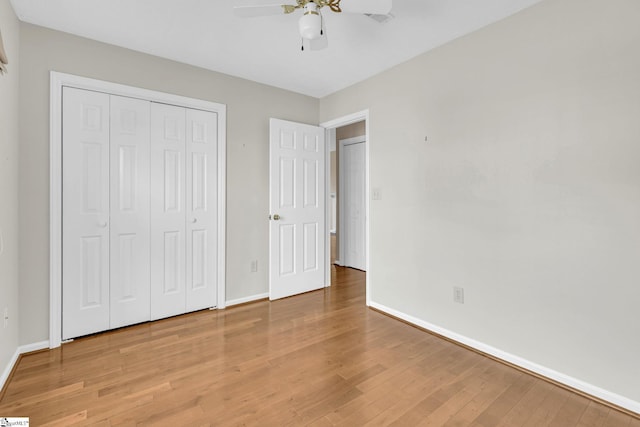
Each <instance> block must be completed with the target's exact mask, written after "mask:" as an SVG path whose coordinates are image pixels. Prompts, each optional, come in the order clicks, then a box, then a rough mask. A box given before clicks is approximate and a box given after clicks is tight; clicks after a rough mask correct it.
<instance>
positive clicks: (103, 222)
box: [98, 221, 107, 228]
mask: <svg viewBox="0 0 640 427" xmlns="http://www.w3.org/2000/svg"><path fill="white" fill-rule="evenodd" d="M98 226H99V227H100V228H105V227H106V226H107V221H102V222H99V223H98Z"/></svg>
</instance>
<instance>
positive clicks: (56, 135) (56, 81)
mask: <svg viewBox="0 0 640 427" xmlns="http://www.w3.org/2000/svg"><path fill="white" fill-rule="evenodd" d="M63 86H70V87H75V88H78V89H85V90H92V91H97V92H105V93H109V94H112V95H119V96H126V97H131V98H139V99H143V100H146V101H152V102H159V103H163V104H171V105H177V106H180V107H185V108H193V109H198V110H205V111H211V112H214V113H216V114H217V118H218V153H217V154H218V200H217V204H218V224H217V227H218V258H217V267H218V269H217V270H218V274H217V284H218V289H217V308H218V309H222V308H225V299H226V294H225V288H226V287H225V283H226V270H225V265H226V264H225V263H226V254H225V247H226V234H225V231H226V217H225V213H226V187H227V186H226V176H227V173H226V158H227V157H226V149H227V139H226V133H227V131H226V123H227V118H226V117H227V106H226V105H224V104H218V103H215V102H210V101H205V100H200V99H194V98H188V97H184V96H180V95H173V94H169V93H163V92H157V91H153V90H148V89H141V88H137V87H133V86H127V85H121V84H118V83H111V82H106V81H102V80H95V79H90V78H87V77H81V76H76V75H73V74H66V73H59V72H56V71H51V73H50V97H49V103H50V104H49V348H56V347H59V346H60V344H61V337H62V88H63Z"/></svg>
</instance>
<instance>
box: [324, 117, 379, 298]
mask: <svg viewBox="0 0 640 427" xmlns="http://www.w3.org/2000/svg"><path fill="white" fill-rule="evenodd" d="M320 126H322V127H324V128H325V129H326V135H327V151H328V153H327V159H329V161H328V162H327V177H328V178H327V188H328V190H329V191H327V214H326V217H327V227H326V229H327V245H326V246H327V257H326V259H327V261H328V262H327V266H326V277H327V281H328V282H330V280H331V279H330V278H331V277H333V273H335V270H336V268H341V266H342V265H345V262H344V254H345V249H344V243H345V236H344V234H345V233H344V223H346V222H347V221H346V220H344V219H343V220H342V221H341V220H340V217H341V213H340V212H341V210H343V209H341V203H340V179H339V177H340V169H341V167H340V141H341V140H342V141H346V142H347V145H350V144H349V143H351V144H352V143H354V142H355V141H356V140H358V141H359V142H364V141H366V143H365V144H363V145H364V147H362V148H363V149H364V170H363V171H362V172H363V176H362V182H363V190H362V193H363V194H362V199H363V200H362V202H363V206H364V215H362V217H363V231H362V233H361V234H362V235H363V242H362V247H363V252H364V254H363V258H364V260H363V262H362V263H360V264H359V265H360V269H362V270H365V271H368V270H369V197H368V194H369V137H368V135H369V111H368V110H365V111H361V112H358V113H354V114H350V115H347V116H344V117H340V118H337V119H334V120H331V121H328V122H325V123H322V124H321V125H320ZM354 138H355V139H354ZM343 195H344V194H343ZM342 204H343V205H344V204H346V203H345V202H342ZM341 223H342V227H341ZM341 248H342V249H341ZM329 284H330V283H327V285H329ZM366 295H367V296H366V303H367V305H369V280H368V279H366Z"/></svg>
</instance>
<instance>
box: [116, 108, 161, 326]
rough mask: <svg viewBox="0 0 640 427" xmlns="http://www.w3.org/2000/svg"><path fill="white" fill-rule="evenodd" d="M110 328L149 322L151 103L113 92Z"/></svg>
mask: <svg viewBox="0 0 640 427" xmlns="http://www.w3.org/2000/svg"><path fill="white" fill-rule="evenodd" d="M110 100H111V113H110V129H111V132H110V134H111V148H110V150H111V162H110V163H111V165H110V168H109V169H110V170H111V179H110V184H111V200H110V205H111V208H110V212H111V221H110V225H111V233H110V246H111V248H110V254H111V256H110V268H109V271H110V293H111V295H110V299H111V310H110V312H111V315H110V322H109V324H110V327H111V328H119V327H121V326H125V325H131V324H134V323H140V322H144V321H148V320H149V318H150V313H149V307H150V306H149V285H150V277H149V274H150V265H149V247H150V246H149V125H150V108H151V103H150V102H149V101H143V100H140V99H134V98H125V97H121V96H111V98H110Z"/></svg>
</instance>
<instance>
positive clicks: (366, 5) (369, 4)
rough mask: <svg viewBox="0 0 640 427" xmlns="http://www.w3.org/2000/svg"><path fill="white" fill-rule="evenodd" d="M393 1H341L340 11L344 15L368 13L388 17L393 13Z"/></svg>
mask: <svg viewBox="0 0 640 427" xmlns="http://www.w3.org/2000/svg"><path fill="white" fill-rule="evenodd" d="M392 7H393V0H341V1H340V9H342V12H344V13H368V14H372V15H386V14H388V13H389V12H391V8H392Z"/></svg>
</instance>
